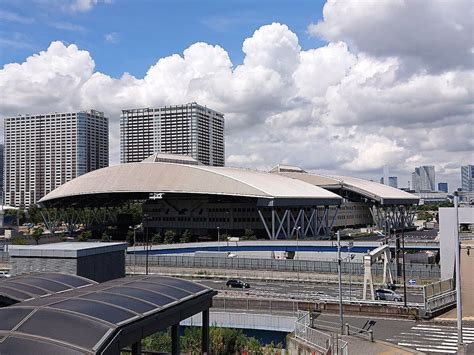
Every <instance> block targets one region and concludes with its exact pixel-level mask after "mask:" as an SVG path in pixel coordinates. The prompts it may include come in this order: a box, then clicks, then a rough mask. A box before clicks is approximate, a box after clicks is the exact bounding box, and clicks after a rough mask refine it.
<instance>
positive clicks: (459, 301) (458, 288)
mask: <svg viewBox="0 0 474 355" xmlns="http://www.w3.org/2000/svg"><path fill="white" fill-rule="evenodd" d="M458 205H459V195H458V192H457V191H455V192H454V209H455V213H456V230H455V234H454V236H455V238H456V254H455V255H454V260H455V269H454V272H455V274H456V327H457V331H458V349H459V350H461V348H462V346H463V345H464V341H463V334H462V333H463V329H462V298H461V240H460V239H459V206H458Z"/></svg>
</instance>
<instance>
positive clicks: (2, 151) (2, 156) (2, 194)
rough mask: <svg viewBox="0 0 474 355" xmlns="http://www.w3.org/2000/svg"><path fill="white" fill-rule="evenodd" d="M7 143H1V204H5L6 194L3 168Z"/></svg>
mask: <svg viewBox="0 0 474 355" xmlns="http://www.w3.org/2000/svg"><path fill="white" fill-rule="evenodd" d="M4 148H5V145H3V144H0V194H1V196H0V204H2V205H3V204H4V203H3V196H4V188H3V178H4V177H3V174H4V171H5V170H4V168H3V164H4V151H5V149H4Z"/></svg>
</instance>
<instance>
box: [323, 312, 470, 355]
mask: <svg viewBox="0 0 474 355" xmlns="http://www.w3.org/2000/svg"><path fill="white" fill-rule="evenodd" d="M317 320H319V321H320V323H321V324H323V325H327V324H331V325H333V326H337V324H338V322H339V317H338V316H337V315H331V314H321V315H319V316H318V317H317ZM368 321H373V322H374V325H373V326H372V327H371V328H370V329H372V331H373V332H374V337H375V339H376V340H384V341H388V342H390V343H393V344H397V345H400V346H404V347H407V348H410V349H416V350H418V351H421V352H423V353H426V354H456V353H457V345H456V344H457V343H456V342H457V333H456V324H455V323H436V322H433V321H426V322H416V321H413V320H405V319H393V318H392V319H390V318H388V317H387V318H381V317H361V316H345V317H344V323H349V324H350V325H352V326H354V327H358V328H362V327H363V326H364V325H365V324H366V323H367V322H368ZM317 323H318V321H316V322H315V324H317ZM463 328H464V329H463V330H464V332H463V342H464V344H471V343H473V342H474V323H473V322H463Z"/></svg>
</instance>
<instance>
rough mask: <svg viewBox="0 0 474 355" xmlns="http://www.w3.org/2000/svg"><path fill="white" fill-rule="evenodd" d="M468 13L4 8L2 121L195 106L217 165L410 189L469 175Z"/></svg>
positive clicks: (245, 1) (118, 5) (33, 0)
mask: <svg viewBox="0 0 474 355" xmlns="http://www.w3.org/2000/svg"><path fill="white" fill-rule="evenodd" d="M472 18H474V3H473V2H472V1H470V0H466V1H461V0H454V1H445V0H432V1H424V0H411V1H403V0H390V1H389V0H364V1H356V0H345V1H328V2H327V3H326V2H323V1H315V0H313V1H303V0H286V1H284V0H258V1H250V0H238V1H233V0H227V1H217V0H216V1H207V0H200V1H199V0H174V1H172V0H169V1H165V0H156V1H151V0H148V1H145V0H134V1H132V0H127V1H126V0H102V1H101V0H63V1H60V0H24V1H14V0H0V68H1V69H0V117H7V116H10V115H17V114H27V113H47V112H55V111H64V112H66V111H72V110H87V109H97V110H101V111H104V112H105V113H106V115H107V116H108V117H109V118H110V130H111V135H110V152H111V155H110V161H111V164H117V163H118V161H119V131H118V122H119V118H120V110H121V109H126V108H138V107H157V106H162V105H176V104H182V103H187V102H193V101H196V102H198V103H200V104H203V105H207V106H209V107H211V108H214V109H216V110H218V111H221V112H223V113H224V114H225V119H226V137H225V138H226V164H227V165H229V166H240V167H248V168H256V169H262V170H266V169H269V168H271V167H272V166H274V165H275V164H278V163H283V164H291V165H296V166H300V167H302V168H304V169H305V170H307V171H315V172H319V173H323V174H341V175H352V176H359V177H364V178H368V179H373V180H377V181H378V179H379V178H380V176H382V174H383V173H382V171H383V167H384V166H387V167H388V169H389V172H390V175H395V176H398V177H399V185H400V186H407V185H408V181H409V180H410V174H411V172H412V171H413V169H414V167H415V166H420V165H435V167H436V180H437V182H448V183H449V184H450V191H452V190H454V189H455V188H457V187H458V186H459V184H460V166H461V165H465V164H474V115H473V103H474V100H473V98H474V95H473V93H474V71H473V66H474V61H473V55H474V43H473V42H474V35H473V33H474V28H473V21H472Z"/></svg>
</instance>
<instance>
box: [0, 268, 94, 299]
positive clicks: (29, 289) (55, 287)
mask: <svg viewBox="0 0 474 355" xmlns="http://www.w3.org/2000/svg"><path fill="white" fill-rule="evenodd" d="M95 284H97V282H95V281H92V280H89V279H86V278H84V277H81V276H76V275H70V274H60V273H52V272H48V273H33V274H25V275H19V276H15V277H12V278H9V279H5V280H2V281H0V307H2V305H3V306H9V305H11V304H15V303H18V302H22V301H26V300H29V299H34V298H39V297H44V296H48V295H52V294H56V293H60V292H64V291H69V290H73V289H78V288H82V287H86V286H91V285H95Z"/></svg>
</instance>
